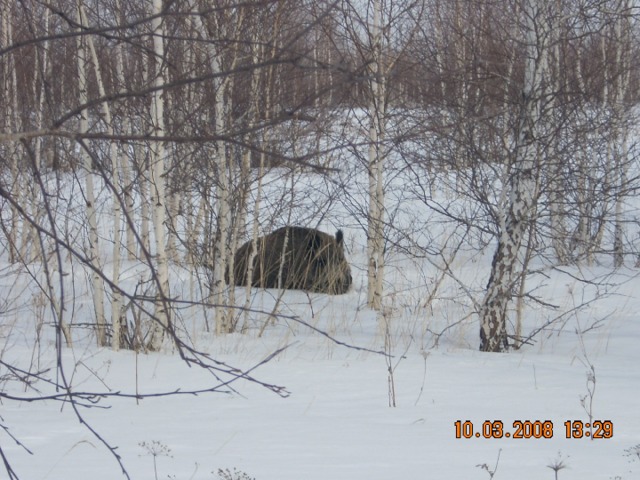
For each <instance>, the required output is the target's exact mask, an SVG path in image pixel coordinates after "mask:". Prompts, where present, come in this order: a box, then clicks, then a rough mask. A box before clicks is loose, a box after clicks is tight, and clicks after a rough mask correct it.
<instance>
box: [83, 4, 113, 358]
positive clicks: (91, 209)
mask: <svg viewBox="0 0 640 480" xmlns="http://www.w3.org/2000/svg"><path fill="white" fill-rule="evenodd" d="M77 6H78V23H79V24H80V25H82V24H83V13H82V11H83V8H84V6H83V3H82V0H78V5H77ZM88 39H89V37H88V36H86V35H85V36H79V37H77V43H78V91H79V94H80V98H79V101H80V105H84V104H86V103H87V100H88V92H87V78H88V76H87V70H88V67H89V60H88V58H87V42H88ZM87 115H88V111H87V110H86V109H84V110H82V112H81V113H80V128H79V130H80V133H85V132H87V131H88V130H89V119H88V117H87ZM81 155H82V158H83V159H84V177H85V178H84V181H85V195H86V202H87V208H86V212H87V225H88V228H89V259H90V262H91V264H92V266H93V267H94V269H95V270H92V271H91V286H92V290H93V308H94V310H95V314H96V336H97V341H98V345H100V346H106V345H107V344H108V342H107V334H106V318H105V314H104V280H103V279H102V277H101V275H100V274H99V273H98V272H99V271H101V270H102V266H101V265H100V255H99V252H100V248H99V237H98V222H97V218H96V210H95V193H94V184H93V160H92V158H91V156H90V155H89V153H88V152H87V151H86V150H85V149H84V148H81Z"/></svg>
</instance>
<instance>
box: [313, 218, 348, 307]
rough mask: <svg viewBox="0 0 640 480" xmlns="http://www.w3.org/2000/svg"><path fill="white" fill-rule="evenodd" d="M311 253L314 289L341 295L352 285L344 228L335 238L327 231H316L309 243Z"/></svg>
mask: <svg viewBox="0 0 640 480" xmlns="http://www.w3.org/2000/svg"><path fill="white" fill-rule="evenodd" d="M307 248H308V249H309V252H310V253H311V255H310V257H311V272H313V275H312V276H313V277H314V285H313V288H312V289H313V290H317V291H323V292H326V293H331V294H336V295H340V294H343V293H347V291H349V288H350V287H351V283H352V278H351V267H350V266H349V262H347V259H346V257H345V254H344V236H343V234H342V230H338V231H337V232H336V236H335V238H334V237H332V236H331V235H327V234H326V233H322V232H319V231H314V232H313V233H312V234H311V236H310V237H309V242H308V245H307Z"/></svg>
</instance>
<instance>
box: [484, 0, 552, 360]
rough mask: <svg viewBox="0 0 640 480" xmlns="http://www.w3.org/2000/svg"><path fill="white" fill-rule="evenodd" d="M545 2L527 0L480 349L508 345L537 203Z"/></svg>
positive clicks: (499, 348) (497, 349)
mask: <svg viewBox="0 0 640 480" xmlns="http://www.w3.org/2000/svg"><path fill="white" fill-rule="evenodd" d="M543 3H544V2H543V0H524V2H523V9H522V13H523V16H524V31H525V38H524V39H525V42H526V43H525V44H526V58H525V73H524V84H523V88H522V100H521V105H520V118H519V120H518V132H517V138H516V143H515V152H514V160H513V165H512V167H511V174H510V179H509V185H508V188H509V195H508V198H507V201H506V204H505V205H504V209H503V213H502V219H501V232H500V238H499V239H498V246H497V249H496V251H495V254H494V257H493V262H492V265H491V274H490V277H489V282H488V284H487V292H486V295H485V298H484V301H483V303H482V305H481V307H480V312H479V314H480V350H482V351H485V352H501V351H504V350H506V349H507V348H508V343H507V329H506V323H507V306H508V304H509V302H510V301H511V299H512V288H513V286H514V279H516V278H517V275H516V265H517V264H518V261H519V253H520V249H521V245H522V239H523V237H524V235H525V232H526V230H527V227H528V225H529V221H530V220H531V218H532V214H533V211H534V209H535V192H536V178H537V167H538V141H539V138H538V136H539V133H540V132H539V121H540V116H541V109H542V102H543V88H544V78H543V76H544V71H545V63H546V61H547V58H546V56H547V48H548V45H547V40H548V37H549V24H548V23H547V21H546V19H545V18H543V17H544V15H543V8H542V7H543V6H544V5H542V4H543Z"/></svg>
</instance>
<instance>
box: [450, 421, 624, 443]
mask: <svg viewBox="0 0 640 480" xmlns="http://www.w3.org/2000/svg"><path fill="white" fill-rule="evenodd" d="M453 424H454V426H455V429H456V432H455V433H456V438H553V422H552V421H551V420H544V421H540V420H534V421H531V420H515V421H514V422H513V423H512V425H511V428H510V429H505V426H504V422H503V421H501V420H486V421H484V422H483V423H482V426H481V427H480V428H476V427H475V425H474V424H473V422H472V421H471V420H465V421H462V420H456V421H455V422H454V423H453ZM564 434H565V437H566V438H576V439H577V438H593V439H596V438H611V437H613V422H612V421H611V420H593V421H590V422H583V421H582V420H567V421H565V422H564Z"/></svg>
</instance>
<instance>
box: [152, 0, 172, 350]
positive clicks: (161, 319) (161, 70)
mask: <svg viewBox="0 0 640 480" xmlns="http://www.w3.org/2000/svg"><path fill="white" fill-rule="evenodd" d="M161 13H162V0H153V15H154V16H155V17H154V18H153V20H152V21H151V26H152V32H153V53H154V57H153V58H154V60H153V64H154V65H155V69H154V77H153V86H154V87H156V89H155V91H154V93H153V97H152V100H151V119H152V122H153V135H154V136H163V135H164V134H165V124H164V90H163V89H162V87H163V85H164V84H165V65H164V62H165V54H164V26H163V19H162V17H161V16H160V14H161ZM165 162H166V148H165V144H164V142H163V141H152V143H151V169H150V170H151V172H150V173H151V182H150V186H151V208H152V209H153V211H152V215H153V232H154V236H155V239H154V240H155V247H156V251H155V255H156V268H157V271H156V274H157V279H156V282H157V289H158V291H157V294H156V296H157V299H156V305H155V314H154V316H155V318H156V320H157V322H154V324H153V327H152V330H151V335H150V339H149V345H148V347H149V349H150V350H154V351H157V350H160V348H161V347H162V341H163V338H164V333H165V331H166V330H167V329H168V328H170V318H169V315H170V312H169V305H168V301H169V265H168V260H167V253H166V249H165V245H166V227H165V216H166V215H165V212H166V200H167V199H166V196H165V181H166V180H165V173H166V167H165Z"/></svg>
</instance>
